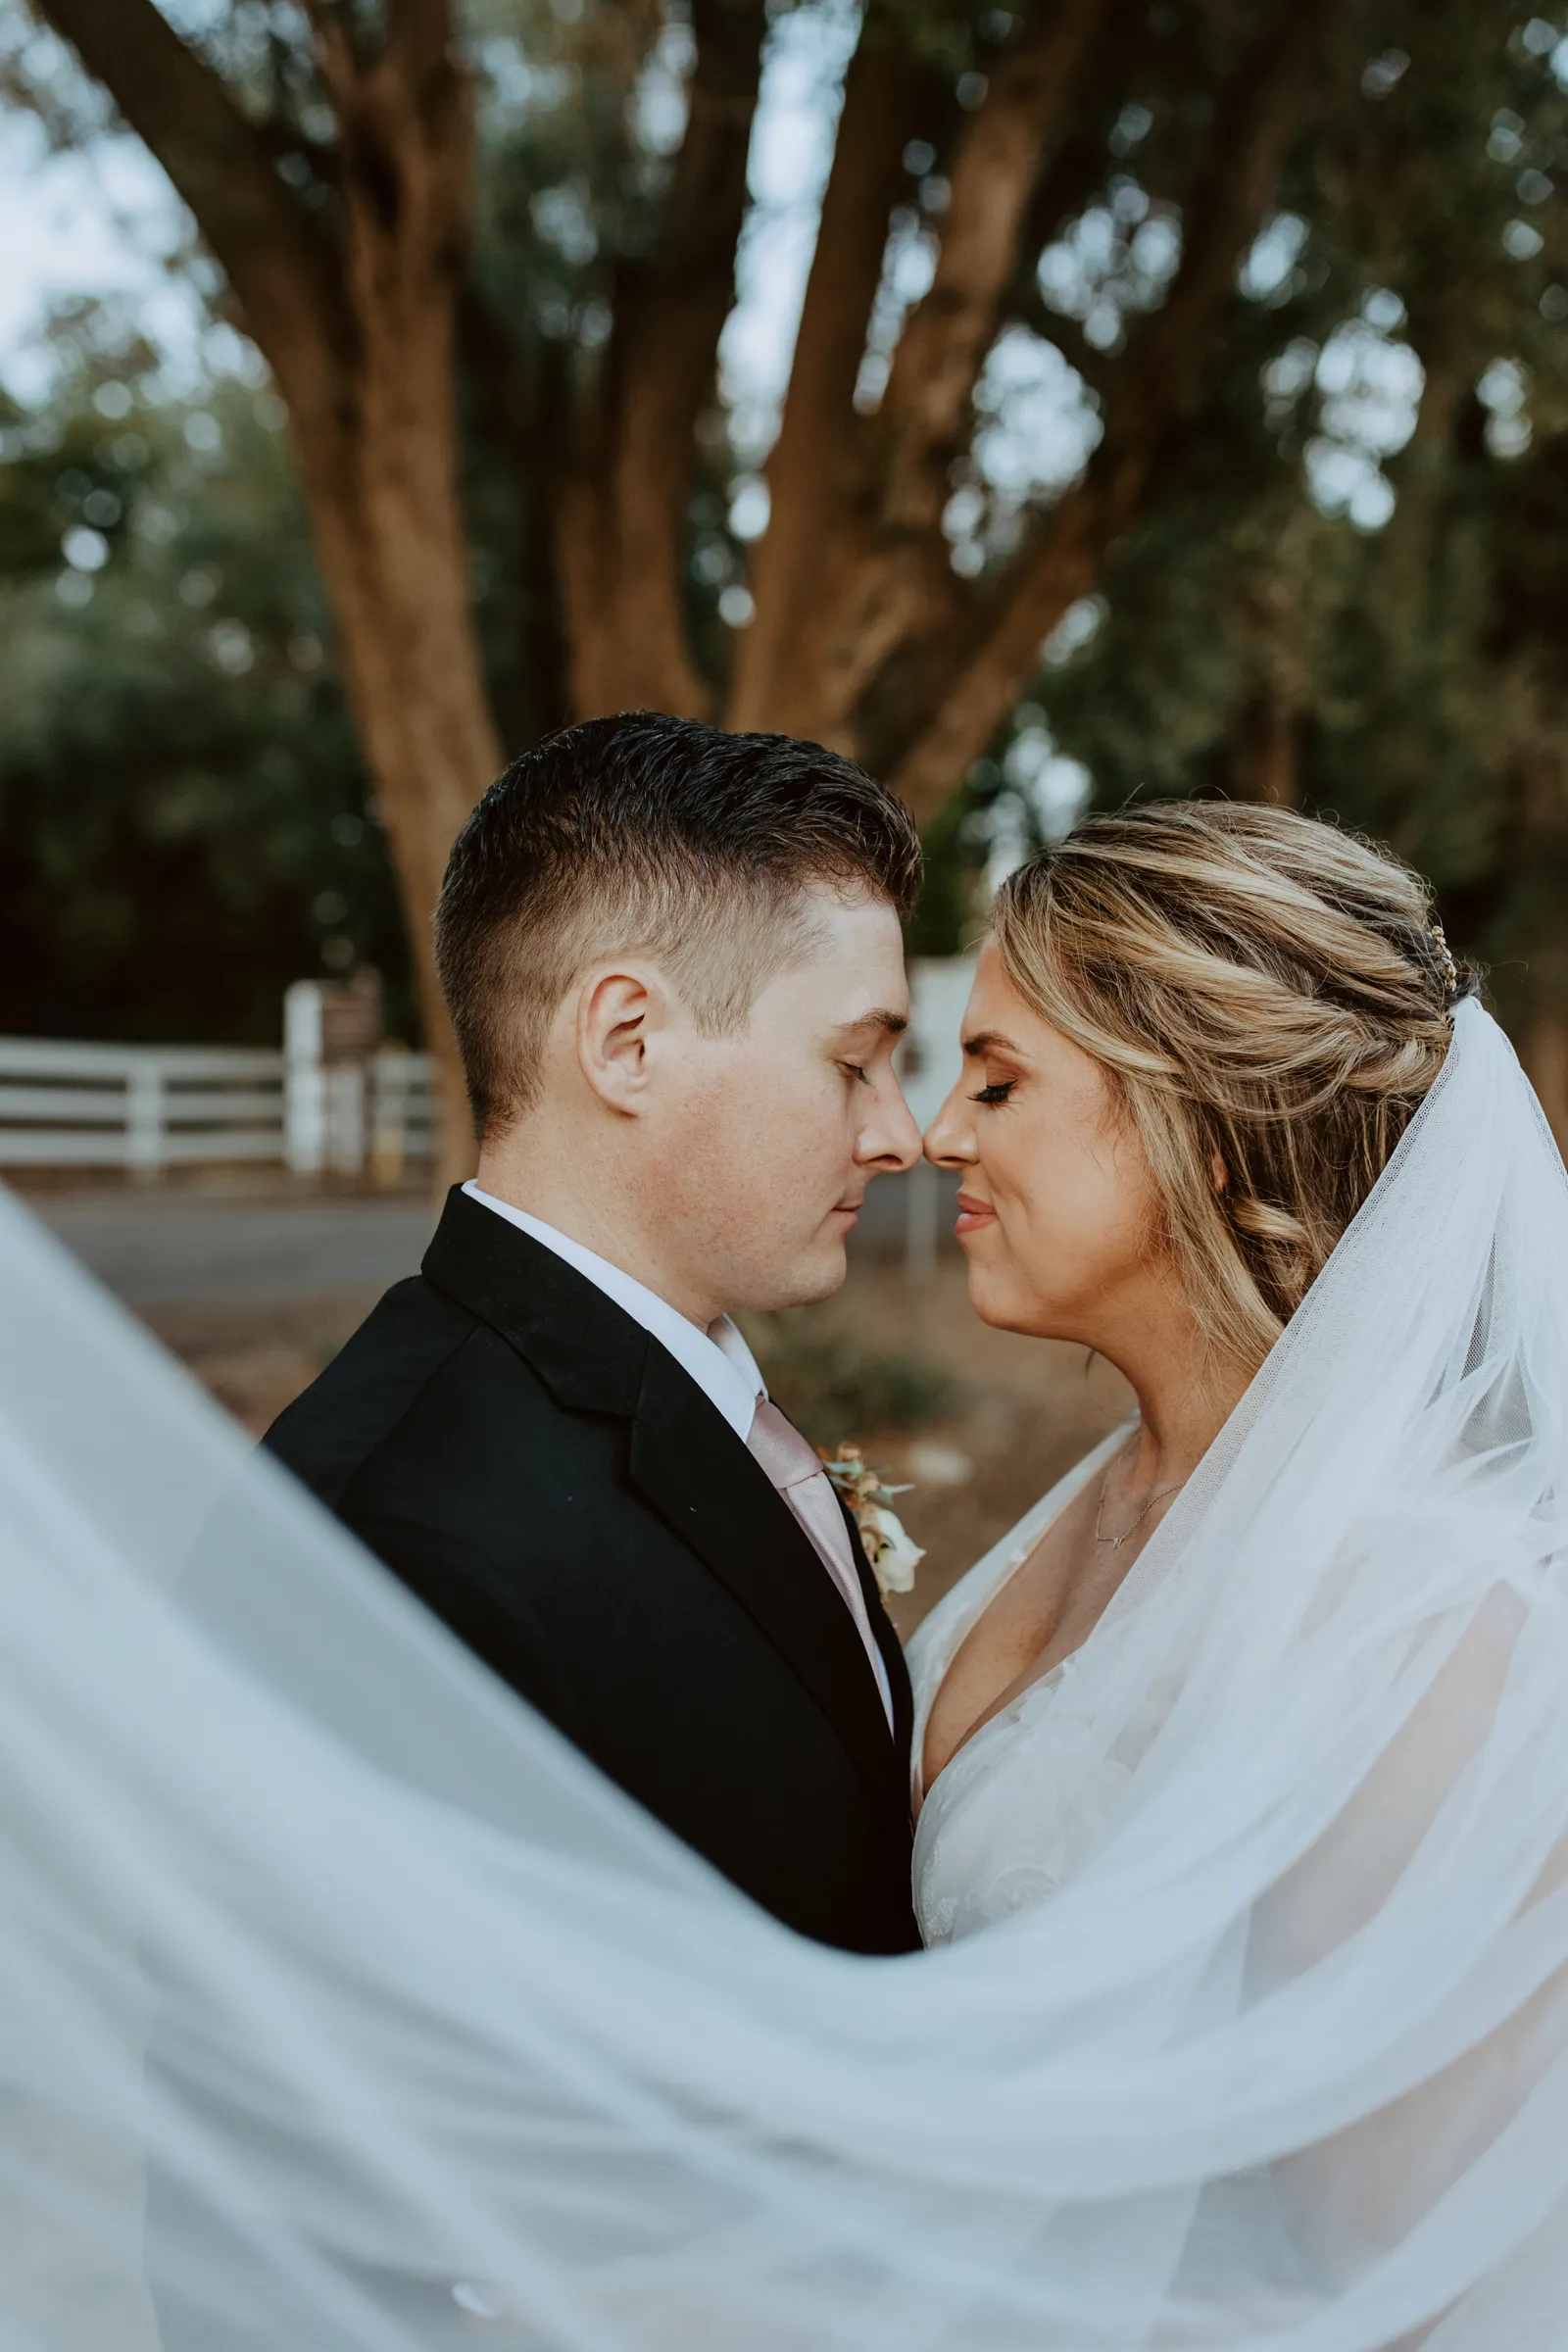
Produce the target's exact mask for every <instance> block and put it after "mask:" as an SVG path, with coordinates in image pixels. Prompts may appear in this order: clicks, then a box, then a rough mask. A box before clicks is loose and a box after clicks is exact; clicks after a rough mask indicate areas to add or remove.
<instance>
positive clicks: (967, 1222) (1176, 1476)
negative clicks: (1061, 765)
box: [910, 803, 1473, 1943]
mask: <svg viewBox="0 0 1568 2352" xmlns="http://www.w3.org/2000/svg"><path fill="white" fill-rule="evenodd" d="M1472 986H1473V984H1471V983H1469V982H1465V983H1461V981H1460V978H1459V975H1458V973H1457V971H1456V969H1455V966H1454V963H1453V960H1452V957H1451V956H1449V954H1448V950H1447V946H1446V941H1445V940H1444V937H1443V934H1442V932H1441V930H1440V929H1438V928H1437V927H1436V926H1435V925H1434V924H1433V923H1432V922H1431V920H1430V917H1429V911H1428V907H1427V902H1426V898H1425V894H1424V892H1423V890H1422V889H1421V887H1420V885H1419V884H1418V883H1417V882H1416V881H1415V879H1414V878H1413V877H1412V876H1410V875H1409V874H1407V873H1405V872H1404V871H1403V870H1402V869H1401V868H1399V867H1398V866H1397V865H1395V864H1393V863H1391V862H1390V861H1389V860H1388V859H1386V858H1381V857H1378V856H1376V855H1375V854H1374V853H1373V852H1371V851H1370V850H1368V849H1365V848H1363V847H1362V846H1361V845H1360V844H1358V843H1357V842H1355V841H1354V840H1352V839H1349V838H1348V837H1347V836H1345V835H1344V834H1341V833H1339V832H1336V831H1334V830H1333V829H1331V828H1330V827H1328V826H1326V825H1322V824H1315V823H1312V822H1309V821H1307V820H1305V819H1302V818H1300V817H1297V816H1294V815H1291V814H1285V813H1282V812H1280V811H1278V810H1275V809H1254V808H1246V807H1240V808H1238V807H1231V806H1227V805H1219V806H1213V805H1201V804H1192V803H1188V804H1182V803H1177V804H1174V805H1169V806H1165V805H1153V806H1147V807H1144V808H1141V809H1135V810H1133V811H1132V812H1130V813H1128V814H1125V815H1122V816H1118V817H1098V818H1094V819H1091V820H1090V822H1088V823H1087V824H1085V825H1082V826H1080V827H1079V829H1078V830H1077V832H1076V833H1075V834H1074V835H1073V836H1072V837H1071V838H1070V839H1069V840H1068V841H1067V842H1065V843H1064V844H1063V845H1062V847H1061V848H1060V849H1059V850H1056V851H1054V852H1053V853H1050V854H1048V855H1047V856H1045V857H1042V858H1037V859H1036V860H1035V861H1034V862H1033V863H1032V864H1030V865H1027V866H1025V867H1024V868H1022V869H1021V870H1020V871H1019V872H1018V873H1016V874H1015V875H1014V876H1013V877H1012V879H1011V880H1010V881H1009V882H1008V883H1007V884H1006V885H1005V887H1004V889H1003V891H1002V892H1001V894H1000V897H999V899H998V902H997V905H996V907H995V909H994V911H993V916H992V932H991V937H990V939H989V940H988V941H987V943H986V944H985V946H984V948H983V950H982V953H981V956H980V963H979V971H978V976H977V979H976V984H975V988H974V993H973V995H972V997H971V999H970V1003H969V1007H968V1012H967V1016H966V1019H965V1022H964V1037H963V1048H964V1060H965V1064H966V1071H967V1074H966V1076H965V1077H964V1078H963V1079H962V1080H960V1082H959V1084H958V1085H957V1086H956V1087H955V1089H954V1090H953V1094H952V1096H951V1098H950V1099H949V1101H948V1103H946V1105H945V1106H944V1108H943V1110H942V1113H941V1115H940V1117H939V1118H938V1119H937V1120H936V1122H935V1124H934V1126H933V1127H932V1129H931V1131H930V1133H929V1134H928V1136H927V1137H926V1152H927V1155H928V1156H929V1157H930V1158H931V1159H933V1160H934V1161H935V1162H936V1163H937V1165H938V1166H941V1167H947V1168H956V1169H957V1170H958V1172H959V1174H960V1177H961V1180H962V1189H961V1190H960V1192H959V1195H958V1211H959V1214H958V1223H957V1231H958V1234H959V1236H960V1238H961V1240H962V1243H963V1247H964V1250H965V1251H966V1253H967V1255H968V1258H969V1268H970V1297H971V1299H972V1302H973V1305H974V1307H975V1311H976V1312H977V1313H978V1314H979V1315H980V1316H981V1318H982V1319H983V1320H984V1321H985V1322H987V1323H993V1324H1000V1325H1002V1326H1004V1327H1005V1328H1006V1329H1008V1330H1011V1331H1021V1332H1029V1333H1033V1334H1035V1335H1037V1336H1040V1337H1043V1338H1052V1339H1059V1340H1072V1341H1077V1342H1079V1343H1081V1344H1082V1345H1083V1346H1085V1347H1088V1348H1093V1349H1094V1350H1095V1351H1096V1352H1097V1353H1099V1354H1101V1355H1103V1356H1104V1357H1105V1358H1106V1359H1107V1360H1108V1361H1109V1362H1111V1363H1113V1364H1114V1365H1115V1366H1116V1367H1117V1369H1118V1370H1119V1371H1120V1372H1121V1373H1122V1374H1123V1375H1124V1376H1125V1378H1126V1379H1127V1381H1128V1382H1129V1383H1130V1385H1131V1387H1132V1389H1133V1391H1134V1394H1135V1396H1136V1397H1137V1400H1138V1412H1137V1417H1136V1420H1135V1421H1134V1423H1133V1425H1132V1427H1131V1430H1130V1431H1128V1432H1124V1433H1120V1434H1119V1435H1118V1436H1117V1437H1115V1438H1112V1439H1111V1440H1110V1441H1109V1442H1108V1443H1107V1444H1106V1445H1105V1446H1102V1447H1100V1448H1099V1449H1098V1451H1096V1452H1095V1453H1093V1454H1091V1455H1090V1456H1089V1458H1088V1459H1087V1460H1086V1461H1084V1462H1081V1463H1080V1464H1079V1465H1078V1466H1077V1468H1076V1469H1075V1470H1073V1471H1072V1472H1070V1473H1069V1475H1068V1476H1067V1477H1066V1478H1065V1479H1064V1480H1063V1481H1062V1482H1061V1483H1060V1485H1059V1486H1058V1487H1057V1488H1055V1489H1054V1491H1053V1493H1052V1494H1050V1495H1047V1496H1046V1498H1045V1500H1044V1501H1043V1502H1042V1503H1041V1504H1040V1505H1039V1506H1038V1507H1037V1509H1036V1510H1035V1511H1034V1512H1032V1513H1031V1514H1030V1516H1029V1517H1028V1518H1027V1519H1026V1520H1025V1521H1024V1523H1023V1525H1022V1526H1021V1527H1020V1528H1017V1529H1015V1530H1014V1531H1013V1533H1012V1534H1011V1535H1010V1536H1008V1537H1007V1538H1006V1539H1005V1541H1004V1543H1003V1544H1000V1545H999V1546H998V1547H997V1549H996V1550H995V1551H993V1553H992V1554H991V1555H990V1557H989V1558H988V1559H986V1560H984V1561H982V1562H981V1564H980V1565H979V1566H978V1567H977V1568H976V1569H975V1570H974V1571H973V1572H972V1573H971V1575H970V1576H969V1577H968V1578H967V1579H966V1580H965V1581H964V1583H963V1584H962V1585H961V1586H960V1587H959V1588H958V1590H957V1591H956V1593H953V1594H952V1595H950V1597H949V1599H948V1600H947V1602H946V1604H945V1605H944V1606H943V1607H942V1608H941V1609H939V1610H938V1611H937V1612H936V1614H935V1616H934V1618H932V1619H929V1620H928V1621H927V1622H926V1624H925V1625H924V1626H922V1628H921V1629H920V1633H919V1635H918V1636H917V1637H916V1640H915V1643H914V1646H913V1649H912V1651H911V1655H910V1666H911V1670H912V1674H913V1679H914V1683H915V1705H916V1725H917V1729H916V1747H915V1760H914V1793H915V1801H916V1806H917V1807H918V1806H919V1804H920V1800H921V1797H922V1794H923V1793H924V1791H925V1790H926V1789H930V1790H931V1799H930V1804H929V1808H928V1810H927V1812H926V1817H925V1821H924V1824H923V1826H922V1828H921V1830H920V1834H919V1842H918V1845H917V1848H916V1855H915V1886H916V1892H917V1913H918V1916H919V1919H920V1924H921V1928H922V1932H923V1934H924V1936H925V1938H926V1941H927V1942H928V1943H929V1942H932V1941H935V1940H937V1939H938V1938H941V1937H946V1936H954V1935H960V1934H963V1933H966V1932H968V1931H969V1930H971V1929H973V1928H977V1927H981V1926H984V1925H985V1924H987V1922H988V1921H990V1920H993V1919H995V1918H998V1917H1000V1916H1002V1915H1004V1914H1005V1912H1007V1911H1010V1910H1013V1909H1015V1908H1016V1907H1017V1906H1018V1905H1019V1904H1021V1903H1027V1902H1036V1901H1039V1900H1041V1899H1042V1898H1043V1897H1044V1896H1045V1895H1047V1894H1049V1893H1050V1892H1051V1891H1052V1889H1053V1888H1054V1887H1055V1886H1057V1885H1058V1884H1059V1883H1060V1880H1061V1878H1062V1876H1063V1874H1064V1872H1065V1870H1066V1868H1067V1867H1068V1866H1069V1862H1070V1858H1071V1851H1072V1847H1071V1845H1069V1846H1065V1847H1064V1846H1063V1844H1062V1842H1061V1840H1062V1838H1063V1837H1064V1836H1065V1835H1067V1824H1066V1821H1065V1817H1064V1816H1061V1815H1059V1814H1057V1813H1056V1812H1055V1810H1054V1808H1053V1809H1052V1811H1049V1812H1046V1813H1044V1814H1043V1812H1042V1806H1041V1800H1040V1792H1039V1789H1038V1785H1037V1777H1038V1776H1037V1767H1036V1766H1035V1764H1034V1762H1033V1760H1032V1751H1033V1750H1034V1748H1035V1747H1036V1746H1037V1745H1038V1742H1039V1740H1040V1739H1042V1738H1044V1739H1047V1740H1051V1739H1054V1738H1055V1737H1058V1736H1059V1724H1060V1719H1061V1700H1060V1692H1061V1689H1062V1685H1063V1683H1064V1682H1065V1680H1066V1679H1067V1677H1068V1675H1069V1673H1070V1672H1071V1671H1072V1670H1073V1668H1074V1665H1075V1662H1076V1660H1077V1657H1078V1653H1079V1652H1080V1651H1081V1650H1082V1647H1083V1644H1084V1642H1085V1641H1086V1640H1087V1638H1088V1637H1089V1635H1090V1634H1091V1633H1092V1631H1093V1629H1094V1627H1095V1625H1096V1624H1097V1622H1098V1621H1099V1619H1100V1618H1101V1616H1102V1615H1103V1612H1104V1610H1105V1608H1106V1605H1107V1603H1108V1602H1109V1601H1110V1600H1111V1598H1112V1596H1113V1595H1114V1594H1115V1593H1116V1592H1117V1591H1118V1589H1119V1588H1120V1586H1121V1584H1122V1582H1123V1580H1124V1578H1126V1577H1127V1576H1128V1575H1129V1573H1130V1572H1131V1571H1132V1569H1133V1566H1134V1563H1135V1562H1136V1561H1137V1559H1138V1558H1139V1556H1140V1554H1141V1553H1142V1551H1143V1550H1144V1548H1145V1546H1146V1545H1147V1544H1149V1543H1150V1541H1151V1540H1152V1537H1153V1536H1154V1533H1155V1531H1156V1529H1157V1528H1158V1526H1159V1525H1160V1522H1161V1520H1162V1518H1163V1517H1164V1515H1165V1513H1166V1512H1167V1511H1168V1510H1170V1509H1171V1508H1172V1507H1173V1505H1174V1504H1175V1501H1176V1498H1177V1497H1178V1496H1179V1495H1181V1493H1182V1492H1183V1490H1184V1489H1185V1487H1186V1486H1187V1483H1188V1481H1189V1480H1190V1479H1191V1477H1192V1476H1193V1473H1194V1472H1195V1471H1196V1470H1197V1468H1198V1466H1199V1464H1200V1462H1201V1461H1202V1460H1203V1458H1204V1456H1205V1455H1207V1454H1208V1452H1209V1449H1210V1447H1211V1446H1213V1444H1214V1442H1215V1440H1216V1439H1217V1438H1218V1436H1219V1434H1220V1431H1221V1429H1222V1428H1223V1427H1224V1425H1225V1423H1226V1421H1227V1420H1228V1419H1229V1418H1230V1416H1231V1414H1232V1412H1233V1411H1234V1409H1235V1407H1236V1406H1237V1404H1238V1403H1239V1401H1240V1399H1241V1398H1242V1397H1243V1396H1244V1395H1245V1393H1246V1391H1247V1388H1248V1386H1249V1384H1250V1381H1251V1379H1252V1376H1253V1375H1254V1373H1255V1372H1256V1371H1257V1370H1258V1368H1259V1366H1260V1365H1261V1364H1262V1363H1263V1361H1264V1360H1265V1358H1266V1357H1267V1356H1268V1354H1269V1352H1270V1350H1271V1349H1272V1348H1273V1347H1274V1346H1275V1343H1276V1342H1277V1341H1278V1339H1279V1337H1280V1334H1281V1332H1282V1330H1283V1329H1284V1327H1285V1325H1286V1323H1288V1322H1289V1320H1290V1318H1291V1316H1292V1315H1293V1314H1294V1313H1295V1311H1296V1309H1297V1308H1298V1307H1299V1304H1300V1303H1301V1300H1302V1299H1303V1298H1304V1297H1305V1295H1306V1292H1307V1290H1308V1288H1309V1286H1310V1285H1311V1283H1312V1282H1313V1281H1314V1279H1315V1278H1316V1277H1317V1275H1318V1274H1320V1273H1321V1271H1322V1269H1323V1267H1324V1265H1325V1264H1326V1263H1327V1261H1328V1258H1329V1256H1330V1254H1331V1253H1332V1251H1333V1250H1334V1248H1335V1247H1336V1245H1337V1244H1338V1242H1339V1241H1340V1238H1341V1236H1342V1235H1343V1234H1344V1232H1345V1231H1346V1228H1347V1227H1348V1225H1349V1223H1350V1221H1351V1219H1352V1218H1353V1217H1354V1215H1355V1213H1356V1211H1357V1210H1358V1209H1359V1207H1360V1206H1361V1203H1362V1201H1364V1200H1365V1198H1366V1196H1367V1194H1368V1193H1369V1192H1370V1190H1371V1189H1372V1186H1373V1184H1374V1182H1375V1181H1376V1179H1377V1178H1378V1176H1379V1175H1380V1174H1381V1173H1382V1171H1383V1169H1384V1167H1385V1166H1386V1164H1387V1162H1388V1160H1389V1158H1390V1155H1391V1153H1392V1152H1393V1151H1394V1149H1395V1147H1396V1145H1397V1143H1398V1141H1399V1139H1400V1137H1401V1136H1402V1135H1403V1133H1404V1131H1405V1128H1406V1127H1407V1126H1408V1124H1409V1121H1410V1118H1411V1116H1412V1114H1413V1113H1414V1111H1415V1109H1416V1107H1417V1105H1418V1104H1419V1103H1420V1102H1421V1100H1422V1099H1423V1097H1424V1096H1425V1095H1426V1093H1427V1091H1428V1089H1429V1088H1430V1086H1431V1084H1432V1082H1433V1080H1434V1079H1435V1078H1436V1076H1437V1074H1438V1072H1439V1070H1440V1069H1441V1068H1442V1067H1443V1064H1444V1059H1445V1056H1446V1051H1447V1047H1448V1042H1449V1036H1450V1022H1451V1016H1452V1012H1453V1009H1454V1006H1455V1005H1457V1004H1458V1003H1459V1002H1461V1001H1462V999H1463V998H1464V997H1466V996H1468V995H1469V994H1471V993H1472ZM1043 1716H1047V1717H1049V1716H1054V1718H1055V1720H1056V1723H1057V1726H1058V1731H1057V1732H1056V1733H1054V1732H1053V1731H1052V1730H1051V1729H1050V1728H1049V1724H1047V1725H1045V1727H1044V1728H1042V1729H1040V1730H1037V1728H1036V1726H1037V1719H1040V1718H1042V1717H1043ZM982 1735H986V1736H984V1737H982ZM1115 1786H1116V1784H1115V1779H1114V1776H1111V1778H1110V1779H1109V1781H1108V1782H1107V1783H1106V1784H1105V1787H1104V1791H1103V1794H1104V1801H1105V1802H1107V1803H1108V1802H1110V1801H1111V1800H1112V1797H1113V1793H1114V1789H1115ZM1096 1826H1097V1825H1096V1824H1095V1823H1094V1822H1092V1821H1085V1820H1082V1819H1081V1820H1079V1821H1078V1822H1077V1823H1076V1825H1075V1826H1074V1828H1073V1831H1072V1834H1071V1835H1072V1839H1073V1840H1074V1841H1075V1842H1076V1843H1077V1844H1078V1845H1081V1843H1082V1840H1083V1838H1084V1837H1085V1836H1086V1835H1087V1834H1091V1833H1092V1831H1093V1829H1094V1828H1095V1827H1096Z"/></svg>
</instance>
